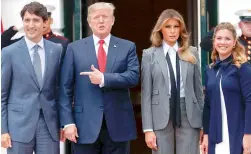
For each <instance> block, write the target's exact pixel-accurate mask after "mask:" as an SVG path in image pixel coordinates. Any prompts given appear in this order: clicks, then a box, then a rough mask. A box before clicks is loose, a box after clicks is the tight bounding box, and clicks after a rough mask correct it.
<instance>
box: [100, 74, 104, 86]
mask: <svg viewBox="0 0 251 154" xmlns="http://www.w3.org/2000/svg"><path fill="white" fill-rule="evenodd" d="M104 86H105V79H104V74H103V73H102V81H101V83H100V84H99V87H100V88H103V87H104Z"/></svg>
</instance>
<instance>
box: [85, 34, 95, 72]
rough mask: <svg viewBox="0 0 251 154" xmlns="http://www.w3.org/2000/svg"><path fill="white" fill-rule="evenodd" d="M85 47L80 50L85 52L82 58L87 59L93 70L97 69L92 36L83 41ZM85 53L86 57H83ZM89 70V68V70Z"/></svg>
mask: <svg viewBox="0 0 251 154" xmlns="http://www.w3.org/2000/svg"><path fill="white" fill-rule="evenodd" d="M85 45H86V46H82V47H81V49H83V50H84V51H85V52H83V53H84V54H83V56H86V57H87V59H86V60H87V61H89V63H90V64H91V65H92V64H93V65H94V67H95V68H99V66H98V59H97V55H96V50H95V47H94V41H93V36H89V37H87V38H86V39H85ZM85 53H86V55H85ZM90 69H91V68H90Z"/></svg>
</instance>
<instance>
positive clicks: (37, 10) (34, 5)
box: [20, 2, 48, 21]
mask: <svg viewBox="0 0 251 154" xmlns="http://www.w3.org/2000/svg"><path fill="white" fill-rule="evenodd" d="M25 12H29V13H30V14H35V15H36V16H39V17H41V18H42V19H43V21H46V20H48V13H47V9H46V7H45V6H44V5H43V4H41V3H39V2H31V3H29V4H26V5H25V6H24V7H23V9H22V10H21V12H20V15H21V17H22V19H23V18H24V14H25Z"/></svg>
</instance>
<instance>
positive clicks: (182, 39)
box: [150, 9, 197, 64]
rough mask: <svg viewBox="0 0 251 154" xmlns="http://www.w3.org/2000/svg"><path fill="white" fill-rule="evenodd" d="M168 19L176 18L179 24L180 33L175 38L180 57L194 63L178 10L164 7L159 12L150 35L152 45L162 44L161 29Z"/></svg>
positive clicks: (187, 36) (158, 45)
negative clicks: (176, 38) (164, 8)
mask: <svg viewBox="0 0 251 154" xmlns="http://www.w3.org/2000/svg"><path fill="white" fill-rule="evenodd" d="M169 19H176V20H177V21H178V22H179V24H180V35H179V38H178V40H177V41H178V43H179V56H180V58H181V59H182V60H184V61H187V62H190V63H192V64H195V63H196V62H197V61H196V58H195V57H194V55H193V54H192V53H191V52H190V50H189V34H188V32H187V29H186V25H185V22H184V19H183V17H182V16H181V15H180V13H179V12H177V11H175V10H173V9H166V10H164V11H163V12H162V13H161V14H160V16H159V18H158V20H157V23H156V24H155V26H154V28H153V30H152V33H151V36H150V40H151V43H152V46H155V47H160V46H161V45H162V42H163V35H162V32H161V29H162V28H163V26H164V25H165V23H166V22H167V21H168V20H169Z"/></svg>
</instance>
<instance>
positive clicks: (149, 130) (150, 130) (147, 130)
mask: <svg viewBox="0 0 251 154" xmlns="http://www.w3.org/2000/svg"><path fill="white" fill-rule="evenodd" d="M143 132H144V133H146V132H153V129H145V130H143Z"/></svg>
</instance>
